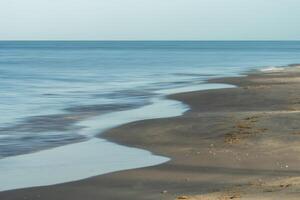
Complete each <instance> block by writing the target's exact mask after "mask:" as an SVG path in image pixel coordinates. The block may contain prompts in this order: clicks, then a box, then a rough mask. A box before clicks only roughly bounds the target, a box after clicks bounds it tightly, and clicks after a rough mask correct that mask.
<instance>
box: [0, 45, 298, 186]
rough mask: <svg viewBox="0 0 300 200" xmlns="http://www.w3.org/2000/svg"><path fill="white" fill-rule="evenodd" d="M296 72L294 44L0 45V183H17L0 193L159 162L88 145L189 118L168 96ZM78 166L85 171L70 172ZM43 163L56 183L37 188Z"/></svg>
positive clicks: (122, 149) (105, 146)
mask: <svg viewBox="0 0 300 200" xmlns="http://www.w3.org/2000/svg"><path fill="white" fill-rule="evenodd" d="M295 63H300V42H297V41H210V42H209V41H206V42H204V41H1V42H0V94H1V95H0V110H1V115H0V171H1V172H0V180H1V179H2V180H4V178H10V177H14V176H16V174H19V177H20V180H17V179H12V182H11V183H0V191H1V190H6V189H14V188H23V187H31V186H38V185H48V184H54V183H61V182H64V181H71V180H78V179H82V178H86V177H90V176H93V175H98V174H101V173H107V172H111V171H117V170H122V169H131V168H136V167H141V166H150V165H154V164H158V163H161V162H166V161H167V160H168V158H164V157H160V156H155V155H152V154H151V153H150V152H146V151H143V150H138V149H133V148H128V147H123V146H120V145H117V144H113V143H110V142H108V141H104V140H102V139H98V138H97V137H96V136H97V135H98V134H101V132H103V131H105V130H107V129H109V128H112V127H115V126H118V125H121V124H124V123H128V122H132V121H137V120H143V119H151V118H159V117H170V116H178V115H181V114H182V113H183V112H185V111H186V110H188V107H187V106H186V105H183V104H181V103H180V102H176V101H171V100H167V99H166V95H167V94H171V93H176V92H184V91H190V90H197V89H199V90H200V89H211V88H221V87H230V86H227V85H222V84H215V85H214V84H206V83H205V81H206V80H208V79H211V78H217V77H226V76H238V75H240V74H241V73H243V72H246V71H249V70H255V69H264V68H270V67H277V66H287V65H289V64H295ZM87 146H89V148H90V149H89V148H87ZM82 148H83V149H84V150H82V151H81V149H82ZM74 151H75V152H77V154H76V156H77V157H76V158H70V155H71V154H72V152H74ZM95 151H96V152H97V153H96V154H95ZM62 152H69V154H67V153H66V154H65V155H64V157H59V154H61V153H62ZM89 152H90V157H84V156H85V154H88V153H89ZM99 152H100V153H99ZM113 152H114V154H112V153H113ZM123 153H125V154H126V153H128V154H126V155H123ZM99 154H100V155H99ZM116 155H117V156H116ZM145 157H147V159H146V161H145V160H143V161H142V159H144V158H145ZM65 158H67V159H65ZM69 158H70V159H69ZM112 158H113V159H112ZM41 159H44V165H43V166H41ZM68 159H69V160H68ZM105 159H106V161H105V162H104V160H105ZM80 160H81V161H83V160H85V162H86V163H89V161H91V163H90V164H89V166H81V168H80V166H79V165H78V167H77V168H76V167H75V168H74V163H75V164H77V163H78V162H80ZM62 161H63V163H61V162H62ZM50 162H51V163H52V165H53V163H58V164H57V166H52V167H53V170H54V169H55V170H60V171H61V174H59V173H58V175H57V176H61V177H51V179H50V177H47V176H45V177H44V178H43V179H44V180H42V182H41V179H42V178H41V177H42V175H45V174H47V173H49V170H50V169H49V167H47V164H46V163H50ZM24 163H27V164H26V165H25V167H24ZM28 163H31V164H30V165H28ZM70 163H72V166H70V167H71V168H72V170H70V169H69V168H68V167H67V165H70ZM91 166H92V167H91ZM22 167H23V168H22ZM59 167H60V168H59ZM37 168H39V169H41V171H40V172H36V171H37V170H36V169H37ZM94 168H97V169H98V171H97V170H96V171H93V170H94ZM43 170H44V171H43ZM99 170H100V171H99ZM66 171H72V172H70V173H71V174H68V175H65V176H63V174H65V172H66ZM34 173H38V174H34ZM20 174H23V176H20ZM75 174H76V175H75ZM29 175H30V176H32V177H35V178H32V177H29ZM33 179H34V180H33ZM43 181H44V182H43Z"/></svg>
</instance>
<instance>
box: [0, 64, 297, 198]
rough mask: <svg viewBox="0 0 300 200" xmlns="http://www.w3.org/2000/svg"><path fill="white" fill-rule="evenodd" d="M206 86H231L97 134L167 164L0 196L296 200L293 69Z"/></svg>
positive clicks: (191, 95) (184, 95)
mask: <svg viewBox="0 0 300 200" xmlns="http://www.w3.org/2000/svg"><path fill="white" fill-rule="evenodd" d="M209 82H212V83H228V84H234V85H237V86H238V87H237V88H231V89H216V90H207V91H199V92H188V93H182V94H176V95H172V96H170V98H172V99H176V100H180V101H183V102H184V103H186V104H188V105H189V106H190V107H191V110H190V111H188V112H186V113H185V114H184V115H183V116H180V117H175V118H166V119H153V120H145V121H139V122H134V123H130V124H126V125H123V126H121V127H117V128H114V129H112V130H109V131H108V132H106V133H105V134H104V135H101V136H99V137H104V138H106V139H108V140H110V141H114V142H116V143H120V144H124V145H128V146H132V147H139V148H142V149H147V150H150V151H152V152H153V153H155V154H159V155H164V156H168V157H170V158H171V159H172V160H171V161H169V162H167V163H165V164H162V165H158V166H154V167H147V168H141V169H133V170H127V171H121V172H115V173H111V174H106V175H101V176H97V177H93V178H89V179H86V180H81V181H76V182H71V183H65V184H59V185H54V186H46V187H36V188H30V189H20V190H13V191H6V192H2V193H0V199H1V200H21V199H29V200H36V199H39V200H53V199H55V200H69V199H70V200H83V199H85V200H99V199H106V200H119V199H120V200H121V199H122V200H133V199H137V200H154V199H161V200H174V199H190V200H214V199H216V200H227V199H245V200H248V199H262V200H266V199H299V197H300V170H299V169H300V156H299V155H300V123H299V120H300V87H299V84H300V68H299V67H296V66H294V67H290V68H287V69H286V70H284V71H277V72H276V71H273V72H259V73H257V72H255V73H250V74H249V75H248V76H245V77H236V78H222V79H215V80H210V81H209ZM50 176H51V175H50ZM1 181H3V180H1ZM4 181H5V180H4Z"/></svg>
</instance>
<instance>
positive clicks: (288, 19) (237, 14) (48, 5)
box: [0, 0, 300, 40]
mask: <svg viewBox="0 0 300 200" xmlns="http://www.w3.org/2000/svg"><path fill="white" fill-rule="evenodd" d="M299 22H300V1H299V0H0V40H300V25H299Z"/></svg>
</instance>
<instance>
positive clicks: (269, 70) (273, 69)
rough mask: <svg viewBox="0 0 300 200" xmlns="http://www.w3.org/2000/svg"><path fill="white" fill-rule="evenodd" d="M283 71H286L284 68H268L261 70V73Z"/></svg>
mask: <svg viewBox="0 0 300 200" xmlns="http://www.w3.org/2000/svg"><path fill="white" fill-rule="evenodd" d="M282 70H284V68H283V67H267V68H263V69H260V71H262V72H272V71H282Z"/></svg>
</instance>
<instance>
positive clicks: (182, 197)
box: [177, 196, 189, 199]
mask: <svg viewBox="0 0 300 200" xmlns="http://www.w3.org/2000/svg"><path fill="white" fill-rule="evenodd" d="M177 199H189V197H188V196H179V197H177Z"/></svg>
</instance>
